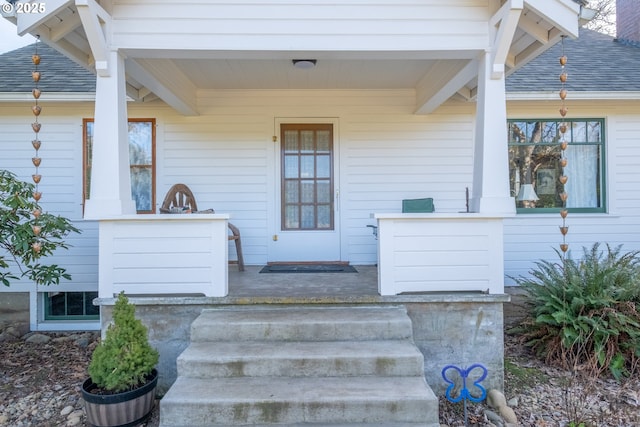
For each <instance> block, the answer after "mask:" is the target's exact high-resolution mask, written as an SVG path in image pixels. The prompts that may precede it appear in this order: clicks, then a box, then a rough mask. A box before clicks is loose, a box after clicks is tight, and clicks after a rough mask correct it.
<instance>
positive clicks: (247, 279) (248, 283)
mask: <svg viewBox="0 0 640 427" xmlns="http://www.w3.org/2000/svg"><path fill="white" fill-rule="evenodd" d="M354 267H355V268H356V270H358V272H357V273H260V270H261V269H262V266H253V265H249V266H246V267H245V271H238V267H237V265H229V297H230V298H238V297H272V298H344V297H358V298H361V297H364V298H367V297H378V296H379V295H378V269H377V267H376V266H375V265H357V266H354Z"/></svg>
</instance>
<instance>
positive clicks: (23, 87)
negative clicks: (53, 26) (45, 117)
mask: <svg viewBox="0 0 640 427" xmlns="http://www.w3.org/2000/svg"><path fill="white" fill-rule="evenodd" d="M34 53H35V44H31V45H29V46H24V47H21V48H20V49H16V50H12V51H10V52H6V53H3V54H2V55H0V76H2V79H0V92H31V89H33V87H34V83H33V79H32V78H31V71H33V70H34V68H35V66H34V65H33V62H32V61H31V55H33V54H34ZM38 54H39V55H40V57H41V62H40V65H39V66H38V71H40V72H41V74H42V78H41V80H40V82H39V83H38V87H39V88H40V89H41V90H42V91H43V92H95V91H96V77H95V75H94V74H92V73H91V72H90V71H88V70H86V69H85V68H83V67H81V66H80V65H78V64H76V63H75V62H73V61H72V60H70V59H69V58H67V57H66V56H64V55H63V54H61V53H60V52H58V51H57V50H55V49H53V48H52V47H50V46H48V45H46V44H45V43H38Z"/></svg>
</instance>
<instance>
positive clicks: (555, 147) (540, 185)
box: [508, 119, 605, 213]
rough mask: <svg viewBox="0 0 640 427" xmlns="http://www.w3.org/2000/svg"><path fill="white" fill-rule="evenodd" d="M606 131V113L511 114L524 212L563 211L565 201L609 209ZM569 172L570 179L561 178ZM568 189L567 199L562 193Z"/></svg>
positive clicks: (513, 184)
mask: <svg viewBox="0 0 640 427" xmlns="http://www.w3.org/2000/svg"><path fill="white" fill-rule="evenodd" d="M563 123H564V124H565V125H566V132H565V136H564V140H565V141H566V142H567V148H566V150H565V151H564V156H563V155H562V149H561V146H560V142H561V138H560V136H561V133H560V127H561V126H562V125H563ZM604 134H605V132H604V120H603V119H566V120H531V119H520V120H519V119H511V120H508V135H509V185H510V189H511V195H512V196H513V197H515V198H516V207H517V210H518V212H522V213H524V212H532V213H541V212H558V211H560V209H562V208H564V207H566V208H567V209H568V210H569V211H570V212H604V211H605V194H604V188H605V185H604V157H605V150H604V148H605V145H604V142H605V141H604ZM562 158H564V159H565V160H566V166H564V168H563V167H562V165H561V162H560V161H561V159H562ZM563 175H564V176H566V177H567V181H566V183H565V184H563V183H562V182H561V181H560V177H561V176H563ZM525 190H526V191H525ZM531 190H533V191H531ZM563 192H566V193H567V195H568V197H567V200H566V205H565V202H563V200H562V199H561V198H560V195H561V194H562V193H563Z"/></svg>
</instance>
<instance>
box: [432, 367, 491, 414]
mask: <svg viewBox="0 0 640 427" xmlns="http://www.w3.org/2000/svg"><path fill="white" fill-rule="evenodd" d="M474 370H480V372H481V375H480V376H479V377H478V378H477V379H476V380H473V383H472V384H471V387H473V388H475V389H476V390H478V391H479V392H480V396H478V397H476V396H474V395H473V394H471V392H470V391H469V388H468V387H467V378H469V374H470V373H471V372H472V371H474ZM456 373H457V375H455V374H456ZM452 374H453V375H454V376H453V378H451V377H450V375H452ZM487 374H488V371H487V368H486V367H485V366H484V365H481V364H480V363H474V364H473V365H471V366H469V367H468V368H460V367H458V366H455V365H447V366H445V367H444V368H442V379H443V380H444V381H445V382H446V383H448V384H449V386H447V391H446V392H445V397H446V398H447V400H448V401H449V402H451V403H458V402H460V401H462V402H463V405H464V425H465V426H468V425H469V424H468V422H469V420H468V416H467V400H468V401H471V402H473V403H480V402H482V401H483V400H484V399H485V398H486V397H487V390H486V389H485V388H484V387H483V386H482V385H480V383H481V382H482V381H484V379H485V378H487ZM456 380H462V388H461V389H460V387H459V385H460V382H459V381H458V382H456ZM454 391H456V392H459V394H458V396H457V397H454V396H452V392H454Z"/></svg>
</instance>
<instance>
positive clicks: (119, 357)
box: [89, 292, 159, 393]
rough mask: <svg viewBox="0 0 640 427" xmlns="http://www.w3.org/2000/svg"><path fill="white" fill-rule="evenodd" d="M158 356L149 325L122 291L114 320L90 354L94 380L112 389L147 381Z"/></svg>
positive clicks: (90, 367)
mask: <svg viewBox="0 0 640 427" xmlns="http://www.w3.org/2000/svg"><path fill="white" fill-rule="evenodd" d="M158 358H159V354H158V351H157V350H156V349H154V348H153V347H151V345H150V344H149V340H148V337H147V327H146V326H144V325H143V324H142V322H141V321H140V319H136V318H135V306H134V305H133V304H130V303H129V299H128V298H127V297H126V296H125V295H124V292H121V293H120V294H119V295H118V299H117V300H116V304H115V306H114V308H113V323H112V324H111V325H109V328H108V329H107V333H106V337H105V339H104V341H102V342H101V343H100V344H99V345H98V346H97V347H96V349H95V350H94V352H93V355H92V356H91V362H90V363H89V375H90V376H91V380H92V381H93V382H94V383H95V384H96V385H97V386H98V387H99V388H101V389H103V390H105V391H107V392H110V393H121V392H124V391H128V390H133V389H135V388H137V387H139V386H142V385H144V384H145V383H146V381H147V378H148V376H149V375H150V374H151V372H152V371H153V368H154V367H155V366H156V365H157V364H158Z"/></svg>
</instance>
